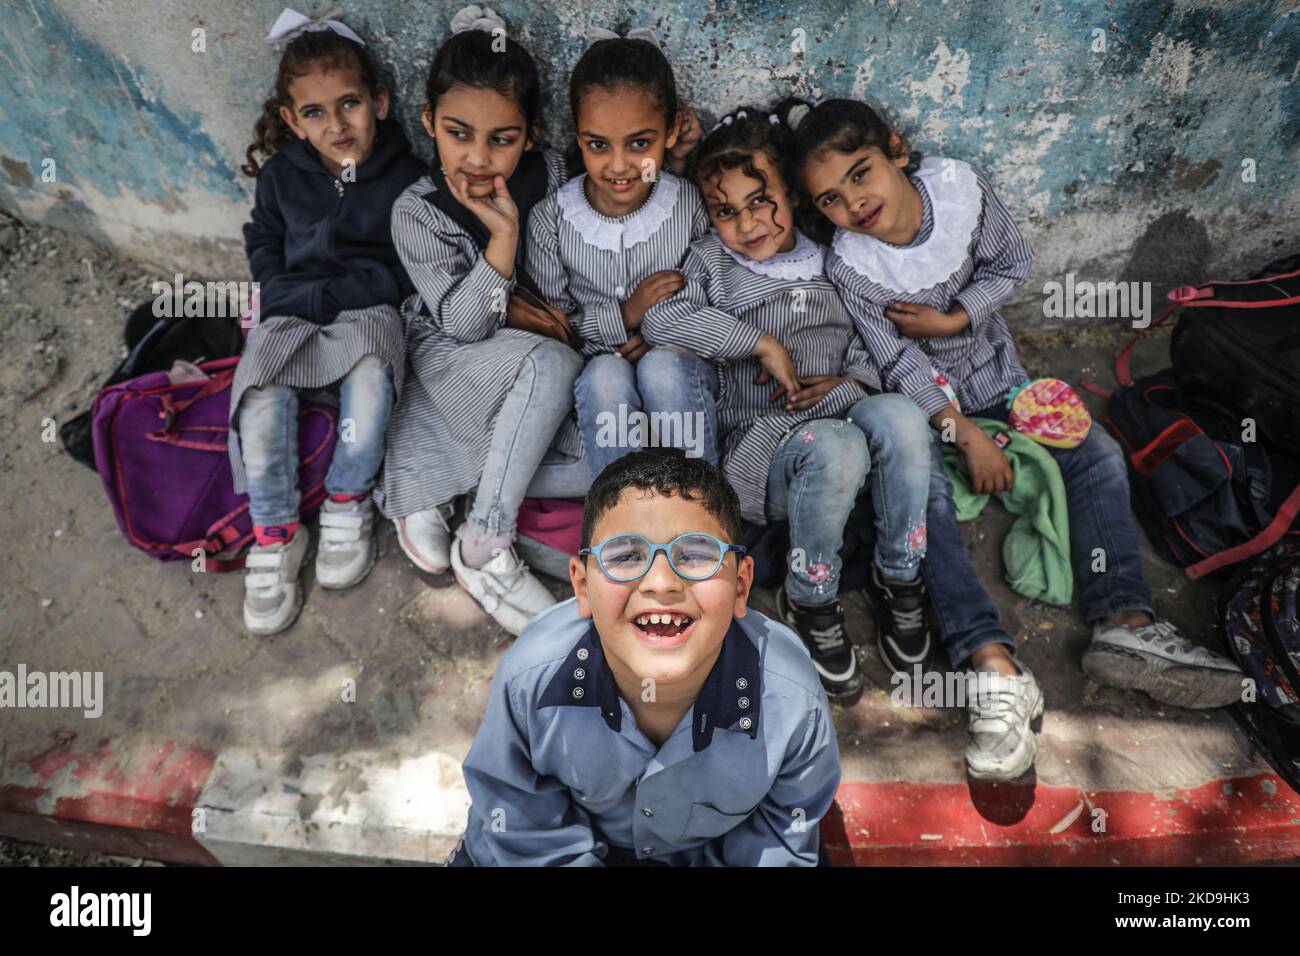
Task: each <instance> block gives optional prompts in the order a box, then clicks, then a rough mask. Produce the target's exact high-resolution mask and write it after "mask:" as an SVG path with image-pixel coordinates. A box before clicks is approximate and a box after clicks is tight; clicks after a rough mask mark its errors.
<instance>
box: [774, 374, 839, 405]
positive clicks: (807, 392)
mask: <svg viewBox="0 0 1300 956" xmlns="http://www.w3.org/2000/svg"><path fill="white" fill-rule="evenodd" d="M853 381H854V379H851V378H845V377H844V376H842V375H805V376H804V377H803V378H801V379H799V383H800V385H802V386H803V387H802V388H800V389H799V390H798V391H797V392H793V393H791V395H790V397H789V398H788V399H786V402H785V407H786V409H787V410H789V411H792V412H802V411H805V410H806V409H809V408H812V407H813V406H814V405H816V404H817V403H818V402H820V401H821V400H822V399H823V398H825V397H826V395H827V393H829V392H830V390H831V389H833V388H834V387H835V386H836V385H839V384H840V382H853Z"/></svg>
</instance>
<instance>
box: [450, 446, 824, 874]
mask: <svg viewBox="0 0 1300 956" xmlns="http://www.w3.org/2000/svg"><path fill="white" fill-rule="evenodd" d="M739 531H740V513H739V504H738V502H737V499H736V493H735V492H734V491H733V490H732V488H731V486H730V485H728V484H727V482H726V480H725V479H724V478H723V477H722V475H721V474H720V473H719V472H718V471H717V469H715V468H714V467H713V466H711V465H709V464H708V463H707V462H705V461H703V460H702V459H698V458H686V457H685V456H684V455H682V454H681V452H679V451H673V450H671V449H650V450H646V451H642V452H637V453H635V454H631V455H627V456H625V457H623V458H620V459H618V460H617V461H615V462H614V463H613V464H611V465H609V466H608V467H607V468H606V469H605V470H604V471H603V472H601V474H600V476H599V477H598V478H597V479H596V481H595V483H594V484H593V485H592V488H591V491H590V492H589V493H588V495H587V502H586V509H585V513H584V515H583V523H582V541H583V548H582V551H581V552H579V556H578V557H575V558H572V559H571V560H570V563H569V573H570V577H571V579H572V582H573V593H574V597H573V598H572V599H571V600H569V601H565V602H564V603H562V604H558V605H556V606H555V607H553V608H550V609H549V610H547V611H545V612H543V613H542V614H540V615H539V616H538V617H536V618H534V620H533V621H532V623H531V624H530V625H529V626H528V628H527V629H526V630H525V631H524V633H523V634H522V635H521V636H520V637H519V639H518V640H517V641H516V642H515V644H514V646H513V647H511V648H510V650H509V651H508V652H507V653H506V655H505V656H504V657H503V658H502V660H501V664H500V666H499V667H498V668H497V673H496V677H495V679H494V680H493V682H492V689H491V691H490V695H489V701H488V708H487V714H486V715H485V716H484V719H483V724H482V726H481V727H480V728H479V731H478V735H477V736H476V737H475V740H474V745H473V747H472V748H471V749H470V752H469V756H468V757H466V758H465V764H464V773H465V782H466V784H467V785H468V787H469V792H470V797H471V800H472V805H471V807H470V811H469V825H468V827H467V828H466V833H465V839H464V841H463V842H462V844H461V845H460V846H459V847H458V848H457V851H456V853H455V854H454V855H453V857H452V860H451V861H450V862H451V864H452V865H459V866H467V865H478V866H510V865H576V866H602V865H603V866H617V865H645V864H661V865H664V864H666V865H675V866H709V865H731V866H759V865H763V866H815V865H817V863H818V857H819V846H820V841H819V839H818V824H819V823H820V821H821V819H822V817H823V815H824V814H825V813H826V811H827V810H828V809H829V807H830V805H831V802H832V801H833V800H834V798H835V791H836V789H837V788H838V786H839V780H840V767H839V751H838V748H837V747H836V744H835V728H834V726H833V724H832V723H831V717H830V710H829V706H828V704H827V702H826V695H825V692H824V691H823V690H822V687H821V683H820V681H819V680H818V677H817V672H816V670H815V669H814V668H813V665H812V661H811V659H810V658H809V656H808V652H807V650H806V649H805V648H804V646H803V644H802V643H801V642H800V640H799V638H798V637H797V636H796V635H795V634H794V633H793V632H792V631H790V630H789V629H788V628H787V627H785V626H784V625H782V624H779V623H777V622H776V621H772V620H769V619H768V618H766V617H764V616H763V615H761V614H759V613H758V612H756V611H752V610H749V608H748V607H747V601H748V599H749V589H750V585H751V583H752V581H753V574H754V567H753V559H751V558H748V557H746V556H745V549H744V548H742V547H740V546H739V545H736V544H732V543H730V542H732V541H733V540H734V539H735V538H736V537H737V536H738V535H739Z"/></svg>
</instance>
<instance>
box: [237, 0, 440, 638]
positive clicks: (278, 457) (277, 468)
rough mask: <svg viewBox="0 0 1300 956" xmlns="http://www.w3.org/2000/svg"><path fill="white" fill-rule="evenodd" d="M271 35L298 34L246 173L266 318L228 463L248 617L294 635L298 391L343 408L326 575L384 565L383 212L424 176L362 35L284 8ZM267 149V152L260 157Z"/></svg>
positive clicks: (391, 368) (392, 266)
mask: <svg viewBox="0 0 1300 956" xmlns="http://www.w3.org/2000/svg"><path fill="white" fill-rule="evenodd" d="M267 40H269V41H278V40H289V41H290V42H289V43H288V46H286V47H285V50H284V53H283V55H282V56H281V58H280V65H279V69H278V71H277V76H276V83H275V93H274V95H273V96H272V97H271V98H270V99H269V100H267V101H266V104H265V107H264V109H263V113H262V116H261V117H260V118H259V119H258V121H257V128H256V133H255V135H256V142H254V143H253V145H251V146H250V147H249V148H248V150H247V157H248V164H247V165H246V166H244V167H243V170H244V172H245V173H247V174H248V175H250V176H255V177H256V178H257V200H256V205H254V207H253V215H252V221H251V222H249V223H248V225H246V226H245V227H244V243H245V247H246V249H247V252H248V262H249V270H250V272H251V273H252V277H253V280H254V282H255V283H257V286H258V290H259V298H260V304H259V307H258V309H259V312H258V314H259V318H260V320H259V321H258V322H257V324H256V325H255V326H254V327H253V329H252V331H251V332H250V333H249V335H248V340H247V342H246V343H245V346H244V353H243V356H242V357H241V358H240V361H239V365H238V367H237V368H236V371H235V380H234V383H233V386H232V391H231V398H230V424H231V431H230V445H229V447H230V459H231V468H232V470H233V472H234V479H235V488H236V490H237V491H245V490H246V491H247V493H248V497H249V510H250V512H251V514H252V519H253V532H254V535H255V536H256V541H255V543H254V544H253V547H252V549H251V550H250V551H249V554H248V557H247V559H246V562H245V566H246V568H247V574H246V575H245V577H244V584H245V593H244V626H245V627H247V628H248V630H249V631H251V632H252V633H254V634H274V633H276V632H278V631H282V630H284V629H285V628H287V627H288V626H289V625H290V624H292V623H293V621H294V619H295V618H296V617H297V616H298V612H299V610H300V608H301V606H302V600H303V595H302V589H301V586H300V585H299V583H298V573H299V569H300V567H301V565H302V563H303V560H304V559H305V557H306V554H307V549H308V535H307V532H306V531H305V530H302V529H301V528H300V527H299V512H298V509H299V504H300V500H301V494H300V491H299V487H298V437H297V431H298V392H299V390H303V389H308V390H316V389H323V388H325V387H327V386H337V387H338V396H339V404H340V406H341V407H340V414H339V432H340V435H339V442H338V443H337V445H336V446H335V449H334V458H333V461H332V462H331V464H330V468H329V472H328V474H327V475H326V476H325V491H326V492H327V494H328V497H327V499H326V501H325V503H324V506H323V508H322V511H321V518H320V545H319V547H318V548H317V551H316V580H317V581H318V582H319V583H320V585H321V587H324V588H347V587H352V586H353V585H355V584H357V583H358V582H359V581H361V579H362V578H364V577H365V576H366V574H367V573H368V572H369V571H370V568H371V567H372V566H373V564H374V543H373V538H374V535H373V520H374V519H373V511H372V506H371V502H370V491H371V489H372V487H373V486H374V482H375V475H376V473H377V472H378V471H379V467H380V463H381V461H382V458H383V451H384V433H385V430H386V429H387V426H388V417H389V414H390V412H391V410H392V406H393V401H394V397H395V396H396V395H398V394H400V392H401V386H402V361H403V337H402V320H401V316H400V314H399V313H398V309H397V307H398V305H399V304H400V303H401V301H402V299H403V298H404V297H405V296H406V295H408V294H409V293H410V291H411V284H410V280H409V279H408V278H407V276H406V272H405V270H403V268H402V266H401V263H400V262H398V260H397V255H396V253H395V252H394V251H393V246H392V242H391V240H390V238H389V230H388V209H389V207H390V206H391V205H392V203H393V200H394V199H396V198H397V196H398V195H399V194H400V193H401V192H402V190H403V189H405V188H406V187H407V186H409V185H410V184H411V183H412V182H413V181H414V180H415V179H416V178H417V177H419V175H420V163H419V161H418V160H417V159H416V158H415V157H414V156H412V155H411V152H410V144H409V143H408V142H407V139H406V135H405V134H404V133H403V132H402V129H401V127H400V126H399V125H398V124H397V122H396V121H395V120H393V119H391V118H390V117H389V115H388V110H389V98H388V91H387V90H386V89H385V88H384V86H383V85H382V84H381V83H380V81H379V77H378V74H377V73H376V70H375V66H374V63H373V62H372V61H371V59H370V55H369V54H368V53H367V51H366V48H365V45H364V43H363V42H362V40H361V38H360V37H358V36H357V35H356V34H355V33H353V32H352V31H351V30H350V29H349V28H348V27H346V26H345V25H343V24H342V23H340V22H338V21H337V20H322V21H313V20H309V19H307V18H306V17H304V16H302V15H300V14H298V13H295V12H294V11H292V10H285V11H284V12H283V13H282V14H281V15H280V18H279V19H278V20H277V21H276V23H275V26H274V27H272V30H271V34H270V36H268V37H267ZM257 152H261V153H263V154H265V155H268V156H270V159H269V160H264V165H262V166H260V167H259V165H258V163H257V160H256V159H255V158H254V154H255V153H257Z"/></svg>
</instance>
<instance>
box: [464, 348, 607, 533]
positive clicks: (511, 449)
mask: <svg viewBox="0 0 1300 956" xmlns="http://www.w3.org/2000/svg"><path fill="white" fill-rule="evenodd" d="M581 368H582V359H581V358H580V357H579V356H578V354H577V353H576V352H574V351H573V349H571V348H569V347H568V346H567V345H564V344H562V343H560V342H557V341H554V340H552V339H548V340H547V341H545V342H542V343H541V344H540V345H538V346H537V347H536V348H534V349H533V350H532V351H531V352H529V353H528V356H527V358H525V359H524V361H523V364H522V365H521V366H520V369H519V374H518V375H517V376H516V377H515V381H514V384H513V385H511V387H510V390H509V391H508V392H506V397H505V399H504V400H502V402H501V408H500V410H499V411H498V412H497V417H496V420H495V421H494V422H493V423H492V439H491V442H490V444H489V446H488V454H487V458H486V460H485V461H484V463H483V473H482V475H481V476H480V478H479V483H478V488H477V490H476V491H475V492H474V502H473V504H472V505H471V507H470V510H469V514H468V515H467V516H466V520H465V528H466V530H465V534H466V535H472V536H474V537H475V538H476V539H478V540H481V541H485V542H490V543H491V544H493V545H497V546H500V547H508V546H509V545H510V543H512V542H513V541H514V538H515V522H516V521H517V520H518V518H519V506H520V505H521V504H523V500H524V496H525V493H526V492H527V490H528V487H529V485H530V483H532V481H533V477H534V473H535V472H537V470H538V466H539V465H540V464H541V462H542V460H543V458H544V457H545V456H546V454H547V449H548V448H550V445H551V441H552V440H553V439H554V438H555V432H556V430H557V429H558V428H559V427H560V423H561V422H563V421H564V416H566V415H568V414H569V410H570V409H571V408H572V407H573V382H574V379H576V378H577V376H578V372H579V370H581Z"/></svg>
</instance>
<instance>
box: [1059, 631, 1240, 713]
mask: <svg viewBox="0 0 1300 956" xmlns="http://www.w3.org/2000/svg"><path fill="white" fill-rule="evenodd" d="M1083 672H1084V673H1085V674H1087V675H1088V676H1089V677H1090V678H1092V679H1093V680H1095V681H1096V682H1097V683H1098V684H1104V685H1105V686H1107V687H1116V688H1119V689H1120V690H1140V691H1143V692H1145V693H1147V694H1150V695H1151V697H1153V698H1154V699H1156V700H1158V701H1160V703H1162V704H1170V705H1172V706H1174V707H1186V708H1188V709H1189V710H1208V709H1211V708H1214V707H1226V706H1227V705H1229V704H1235V703H1237V702H1238V701H1240V700H1241V690H1242V688H1241V682H1242V679H1243V675H1242V674H1238V673H1234V672H1232V671H1222V670H1215V669H1213V668H1207V667H1186V666H1181V665H1178V664H1172V663H1170V662H1169V661H1167V660H1164V659H1163V658H1158V657H1154V656H1152V655H1149V654H1144V653H1142V652H1141V651H1134V650H1129V649H1128V648H1121V647H1114V646H1111V645H1104V644H1103V645H1101V646H1097V645H1094V646H1092V647H1090V648H1088V650H1086V651H1085V652H1084V654H1083Z"/></svg>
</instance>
